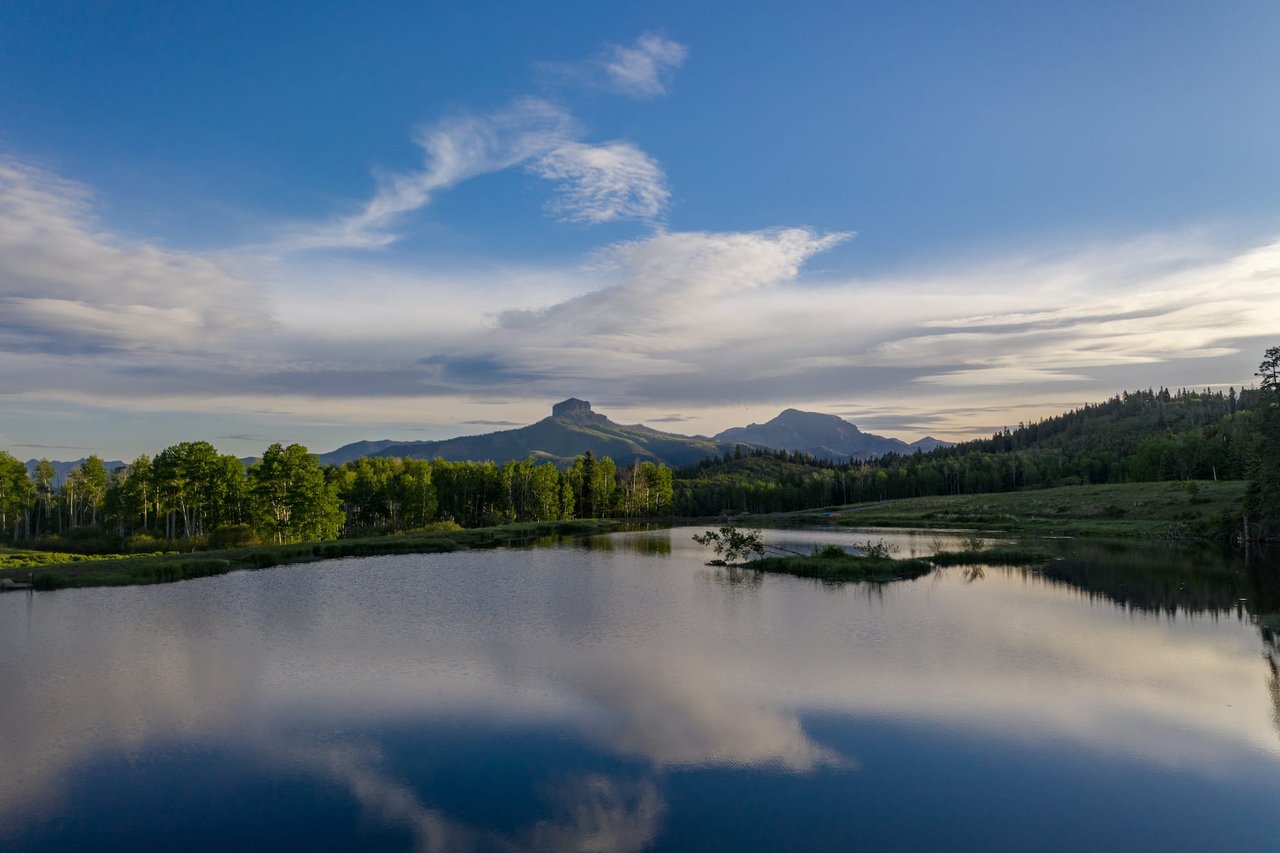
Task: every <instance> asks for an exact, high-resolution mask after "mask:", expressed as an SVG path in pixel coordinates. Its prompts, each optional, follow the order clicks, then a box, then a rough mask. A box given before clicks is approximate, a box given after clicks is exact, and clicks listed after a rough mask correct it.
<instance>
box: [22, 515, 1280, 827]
mask: <svg viewBox="0 0 1280 853" xmlns="http://www.w3.org/2000/svg"><path fill="white" fill-rule="evenodd" d="M693 532H696V531H694V530H691V529H675V530H669V531H668V530H660V531H641V532H632V533H622V534H613V535H611V536H605V537H596V538H594V539H591V540H587V541H577V542H562V543H555V544H545V545H542V546H539V547H532V548H525V549H519V550H506V551H486V552H470V553H460V554H448V555H420V556H388V557H376V558H363V559H352V560H337V561H332V562H326V563H317V564H312V565H306V566H299V567H293V568H280V569H274V570H270V571H262V572H240V573H235V574H231V575H227V576H223V577H219V578H209V579H204V580H198V581H188V582H184V583H180V584H173V585H167V586H158V587H134V588H127V589H104V590H71V591H63V592H57V593H44V594H36V595H29V594H26V593H10V594H7V595H3V596H0V849H4V850H14V851H18V850H95V851H98V850H140V849H172V850H184V851H191V850H229V849H236V850H250V849H272V850H279V849H296V850H308V851H310V850H352V849H364V850H426V851H437V850H438V851H453V850H481V851H482V850H501V851H509V850H543V849H546V850H649V849H653V850H823V849H833V850H835V849H876V850H884V849H895V850H897V849H907V850H909V849H947V850H966V849H973V850H1010V849H1036V850H1085V849H1088V850H1100V849H1110V850H1167V849H1188V850H1275V849H1277V845H1278V844H1280V841H1278V840H1277V839H1280V729H1278V726H1280V689H1278V685H1277V675H1276V661H1277V660H1278V659H1280V654H1278V653H1277V645H1276V640H1275V635H1274V634H1272V633H1271V630H1270V629H1271V628H1280V616H1277V611H1280V595H1278V594H1277V592H1276V582H1275V578H1276V574H1277V569H1276V567H1275V566H1274V565H1273V566H1271V567H1269V568H1268V567H1266V566H1262V567H1259V566H1258V565H1257V563H1256V562H1255V564H1254V565H1253V566H1252V567H1250V568H1246V567H1244V565H1243V563H1240V562H1238V561H1236V560H1235V559H1234V558H1232V557H1229V556H1224V555H1220V554H1216V553H1197V552H1189V551H1180V550H1176V549H1171V548H1164V547H1162V546H1158V545H1151V544H1143V545H1141V546H1123V547H1122V546H1100V545H1097V544H1081V543H1071V542H1060V543H1058V544H1057V546H1056V547H1057V548H1058V549H1059V550H1060V551H1061V553H1062V558H1061V559H1059V560H1057V561H1055V562H1054V563H1052V564H1051V565H1050V566H1049V567H1047V568H1045V569H1044V570H1040V571H1026V570H1021V569H999V568H990V567H988V568H985V569H976V570H973V569H964V568H952V569H946V570H943V571H942V572H940V573H938V574H935V575H932V576H928V577H924V578H921V579H919V580H915V581H909V582H901V583H895V584H890V585H885V586H867V585H845V586H832V585H824V584H822V583H819V582H815V581H812V580H803V579H796V578H789V577H780V576H757V575H756V574H755V573H752V572H741V571H730V570H725V569H717V568H712V567H708V566H706V565H704V562H705V560H706V559H707V556H708V555H707V553H706V552H705V551H704V550H702V549H701V548H699V547H698V546H696V545H695V544H693V543H692V542H691V541H690V535H691V534H692V533H693ZM869 535H870V536H874V537H875V538H879V537H880V536H884V537H885V538H887V539H889V540H891V541H893V542H895V543H897V544H899V545H900V546H901V549H902V550H901V556H907V555H909V554H911V553H913V552H915V553H929V552H930V551H931V549H932V548H934V547H935V546H936V544H937V543H936V541H935V540H936V537H935V536H934V535H933V534H919V535H913V534H908V533H893V534H887V533H874V534H867V533H865V532H863V533H833V532H813V533H808V532H801V533H797V532H795V531H788V532H775V533H771V534H770V536H771V537H772V538H773V539H774V540H775V541H778V542H784V543H785V544H788V545H789V547H803V548H807V547H809V546H811V545H812V544H813V543H815V542H824V543H825V542H843V543H852V542H855V541H859V540H865V539H867V538H868V536H869Z"/></svg>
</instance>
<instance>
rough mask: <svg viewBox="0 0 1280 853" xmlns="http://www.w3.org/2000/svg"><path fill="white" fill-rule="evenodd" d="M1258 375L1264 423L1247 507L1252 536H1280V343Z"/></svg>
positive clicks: (1252, 465) (1255, 449) (1253, 462)
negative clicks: (1260, 383) (1260, 380)
mask: <svg viewBox="0 0 1280 853" xmlns="http://www.w3.org/2000/svg"><path fill="white" fill-rule="evenodd" d="M1257 375H1258V376H1259V377H1260V378H1261V379H1262V388H1261V389H1260V394H1261V398H1262V403H1261V407H1260V409H1261V413H1260V414H1261V417H1260V420H1261V424H1260V426H1259V429H1258V432H1257V436H1256V437H1255V439H1254V443H1253V447H1252V459H1251V461H1250V465H1249V490H1248V492H1247V494H1246V496H1245V511H1246V512H1247V513H1248V515H1249V519H1250V522H1251V529H1250V531H1249V534H1250V536H1251V537H1252V538H1256V539H1280V347H1270V348H1269V349H1268V350H1267V351H1266V353H1265V355H1264V357H1263V360H1262V363H1261V364H1260V365H1259V366H1258V374H1257Z"/></svg>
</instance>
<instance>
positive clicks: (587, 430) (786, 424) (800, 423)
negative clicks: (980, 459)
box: [318, 397, 950, 467]
mask: <svg viewBox="0 0 1280 853" xmlns="http://www.w3.org/2000/svg"><path fill="white" fill-rule="evenodd" d="M737 445H747V446H749V447H764V448H770V449H775V450H790V451H800V452H802V453H807V454H810V455H812V456H817V457H821V458H825V459H849V458H854V459H867V458H870V457H873V456H883V455H884V454H886V453H913V452H915V451H917V450H920V451H928V450H932V449H934V448H935V447H949V446H950V442H946V441H939V440H938V439H936V438H932V437H926V438H922V439H920V440H919V441H916V442H913V443H911V444H907V443H906V442H904V441H900V440H898V439H896V438H885V437H884V436H879V435H873V434H871V433H865V432H862V431H861V430H860V429H858V428H857V427H856V426H854V425H853V424H851V423H849V422H848V421H846V420H844V419H842V418H839V417H837V416H836V415H824V414H819V413H817V412H802V411H800V410H799V409H787V410H785V411H783V412H782V413H781V414H779V415H778V416H777V417H776V418H774V419H773V420H771V421H769V422H768V423H765V424H751V425H750V426H745V427H734V428H732V429H727V430H725V431H724V432H722V433H720V434H718V435H716V436H714V437H713V438H707V437H706V436H701V435H695V436H685V435H678V434H676V433H670V432H662V431H660V430H656V429H652V428H651V427H647V426H644V425H642V424H634V425H624V424H618V423H614V422H613V421H612V420H610V419H609V418H608V417H606V416H604V415H602V414H600V413H599V412H596V411H595V410H593V409H592V408H591V404H590V403H589V402H587V401H586V400H579V399H578V398H576V397H570V398H569V399H567V400H562V401H560V402H559V403H556V404H555V405H554V406H552V407H551V416H550V417H547V418H543V419H542V420H540V421H538V422H537V423H535V424H530V425H529V426H525V427H519V428H516V429H507V430H500V431H498V432H490V433H485V434H483V435H472V436H460V437H458V438H449V439H443V440H440V441H399V442H398V441H392V440H389V439H383V440H380V441H357V442H354V443H352V444H347V445H344V446H342V447H339V448H338V449H337V450H334V451H331V452H329V453H322V454H320V455H319V457H318V458H319V460H320V463H321V464H322V465H341V464H343V463H346V462H350V461H352V460H354V459H358V458H360V457H362V456H383V457H396V456H400V457H408V458H412V459H437V458H439V459H444V460H447V461H450V462H463V461H493V462H497V463H499V464H501V463H503V462H507V461H510V460H513V459H514V460H519V459H525V458H527V457H529V456H535V457H538V458H540V459H549V460H552V461H554V462H557V463H560V464H568V463H570V462H572V460H574V459H575V458H577V457H579V456H581V455H583V454H584V453H586V452H587V451H588V450H590V451H591V452H592V453H594V454H595V455H596V456H609V457H611V458H613V460H614V461H615V462H617V463H618V464H620V465H630V464H631V463H633V462H636V461H651V462H664V463H666V464H667V465H670V466H672V467H680V466H682V465H689V464H691V463H694V462H697V461H699V460H700V459H705V458H707V457H709V456H716V455H720V454H722V453H725V452H731V451H732V450H733V448H734V447H735V446H737Z"/></svg>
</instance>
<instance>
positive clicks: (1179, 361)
mask: <svg viewBox="0 0 1280 853" xmlns="http://www.w3.org/2000/svg"><path fill="white" fill-rule="evenodd" d="M513 6H514V8H513ZM1278 41H1280V6H1277V5H1276V4H1274V3H1264V2H1258V3H1247V2H1240V3H1224V4H1203V3H1200V4H1191V3H1172V2H1162V3H1125V4H1114V3H1074V4H1047V3H983V4H957V3H902V4H869V3H831V4H823V3H808V4H781V3H753V4H735V5H734V6H733V7H732V8H720V9H715V8H710V7H708V6H706V5H705V4H663V3H645V4H629V5H622V4H589V3H581V4H568V3H561V4H554V5H553V6H551V7H550V8H546V7H545V6H544V4H536V5H535V4H527V5H522V6H516V5H515V4H479V3H471V4H466V5H465V6H458V7H454V8H444V7H442V5H441V4H428V3H383V4H377V6H376V7H372V6H363V5H356V4H338V3H318V2H313V3H283V2H281V3H270V4H262V3H224V4H197V3H112V4H103V3H83V4H78V3H59V4H46V3H37V2H25V3H22V2H19V3H14V2H0V447H7V448H8V449H10V450H11V452H15V453H16V454H17V455H20V456H27V455H43V454H47V455H51V456H55V457H56V456H63V457H69V456H74V455H75V454H76V452H77V451H78V449H80V448H89V449H95V450H98V451H100V452H104V453H107V454H108V455H114V456H119V457H128V456H131V455H133V454H136V453H138V452H142V451H154V450H156V449H158V448H159V447H163V446H164V445H165V444H168V443H172V442H174V441H179V440H186V439H194V438H207V439H209V440H212V441H214V443H215V444H218V445H219V446H220V447H223V448H224V449H226V450H227V451H229V452H235V453H239V454H251V453H256V452H260V450H261V447H262V446H263V445H264V443H265V442H267V441H276V440H281V441H295V440H296V441H302V442H304V443H306V444H308V445H309V446H311V447H312V448H313V449H316V450H327V449H331V448H332V447H335V446H337V445H338V444H341V443H344V442H346V441H349V440H354V439H358V438H381V437H391V438H405V439H409V438H427V437H442V436H446V435H453V434H458V433H463V432H475V431H480V430H481V429H488V428H493V426H496V425H501V424H504V423H512V424H518V423H527V422H530V421H532V420H534V419H536V418H538V417H541V416H542V415H543V414H544V413H545V411H546V410H547V408H548V407H549V405H550V403H551V402H553V401H554V400H557V399H560V398H563V397H566V396H570V395H576V396H580V397H587V398H588V399H591V400H592V401H593V402H595V403H596V404H597V408H598V409H601V410H604V411H606V412H607V413H609V414H611V415H613V416H615V418H616V419H618V420H622V421H626V422H635V421H644V422H650V423H653V424H654V425H659V426H662V425H665V426H666V427H667V428H670V429H675V430H679V431H689V432H692V431H702V432H715V431H718V430H720V429H723V428H725V427H728V426H732V425H740V424H742V423H746V422H748V421H751V420H763V419H767V418H768V417H771V416H772V415H773V414H776V412H777V410H778V409H780V408H782V407H784V406H797V407H801V408H810V409H816V410H821V411H831V412H836V413H838V414H841V415H843V416H846V417H848V418H850V419H851V420H853V421H854V422H856V423H858V424H859V425H860V426H862V427H863V428H865V429H870V430H874V431H877V432H882V433H886V434H892V435H899V436H901V437H904V438H915V437H918V436H919V435H921V434H923V433H926V432H928V433H933V434H935V435H940V436H945V437H951V438H961V437H965V436H968V435H976V434H982V433H985V432H989V431H990V430H991V429H993V428H998V427H1000V426H1004V425H1008V424H1016V423H1017V422H1018V421H1020V420H1025V419H1029V418H1034V417H1038V416H1041V415H1045V414H1051V413H1054V412H1057V411H1060V410H1061V409H1063V408H1066V407H1069V406H1072V405H1076V404H1079V403H1082V402H1085V401H1090V400H1097V399H1100V398H1103V397H1106V396H1109V395H1110V394H1112V393H1115V392H1116V391H1119V390H1121V389H1123V388H1131V387H1139V386H1141V387H1146V386H1150V385H1157V386H1158V385H1172V386H1178V385H1204V384H1223V385H1225V384H1236V385H1240V384H1244V383H1247V382H1249V381H1251V378H1252V377H1251V374H1252V370H1253V367H1254V366H1255V365H1256V363H1257V361H1258V360H1259V357H1260V354H1261V351H1262V349H1263V348H1265V346H1267V345H1275V344H1276V343H1277V338H1278V337H1280V307H1277V306H1280V283H1278V282H1277V273H1276V269H1278V268H1280V242H1277V241H1278V240H1280V203H1278V202H1277V201H1276V199H1278V198H1280V110H1276V109H1275V107H1274V104H1275V103H1276V102H1277V100H1280V98H1278V97H1277V96H1278V95H1280V92H1277V88H1278V87H1277V83H1276V81H1278V80H1280V51H1276V50H1275V47H1274V46H1275V44H1277V43H1278ZM40 445H43V446H40Z"/></svg>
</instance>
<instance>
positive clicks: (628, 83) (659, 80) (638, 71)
mask: <svg viewBox="0 0 1280 853" xmlns="http://www.w3.org/2000/svg"><path fill="white" fill-rule="evenodd" d="M688 53H689V51H688V48H686V47H685V46H684V45H682V44H680V43H679V42H674V41H672V40H671V39H668V38H663V37H662V36H659V35H654V34H652V33H647V34H645V35H642V36H640V38H638V39H636V41H635V44H633V45H632V46H630V47H625V46H623V45H616V44H615V45H610V47H609V51H608V53H607V55H606V58H605V59H604V60H603V67H604V72H605V74H606V75H607V77H608V79H609V82H610V83H611V84H612V86H613V88H614V89H615V90H616V91H618V92H621V93H623V94H626V95H631V96H633V97H637V98H652V97H654V96H656V95H665V94H666V92H667V86H668V85H669V82H670V77H671V74H672V72H673V71H674V70H675V69H676V68H678V67H679V66H680V65H681V64H682V63H683V62H684V59H685V57H686V56H687V55H688Z"/></svg>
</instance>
